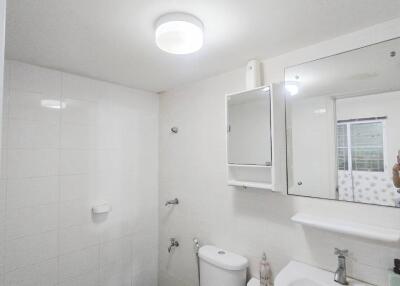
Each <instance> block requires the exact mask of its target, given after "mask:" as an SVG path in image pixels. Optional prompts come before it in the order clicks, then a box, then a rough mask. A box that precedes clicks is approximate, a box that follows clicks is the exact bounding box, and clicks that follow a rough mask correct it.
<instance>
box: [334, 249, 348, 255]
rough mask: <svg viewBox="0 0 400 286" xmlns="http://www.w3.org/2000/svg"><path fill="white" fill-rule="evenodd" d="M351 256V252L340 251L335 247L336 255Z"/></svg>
mask: <svg viewBox="0 0 400 286" xmlns="http://www.w3.org/2000/svg"><path fill="white" fill-rule="evenodd" d="M348 254H349V251H348V250H347V249H339V248H336V247H335V255H339V256H345V257H346V256H347V255H348Z"/></svg>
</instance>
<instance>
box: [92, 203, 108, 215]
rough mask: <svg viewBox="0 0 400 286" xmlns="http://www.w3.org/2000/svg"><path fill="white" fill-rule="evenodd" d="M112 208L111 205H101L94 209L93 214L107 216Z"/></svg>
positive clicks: (95, 206)
mask: <svg viewBox="0 0 400 286" xmlns="http://www.w3.org/2000/svg"><path fill="white" fill-rule="evenodd" d="M111 210H112V207H111V205H110V204H109V203H99V204H96V205H94V206H93V207H92V213H93V214H95V215H97V214H107V213H109V212H111Z"/></svg>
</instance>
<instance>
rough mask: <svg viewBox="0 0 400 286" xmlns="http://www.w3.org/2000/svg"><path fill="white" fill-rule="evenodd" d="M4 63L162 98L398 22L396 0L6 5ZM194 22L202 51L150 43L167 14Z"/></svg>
mask: <svg viewBox="0 0 400 286" xmlns="http://www.w3.org/2000/svg"><path fill="white" fill-rule="evenodd" d="M7 5H8V7H7V33H6V57H7V58H9V59H17V60H21V61H26V62H29V63H33V64H39V65H42V66H47V67H51V68H56V69H60V70H65V71H69V72H73V73H78V74H81V75H86V76H90V77H95V78H99V79H103V80H108V81H112V82H117V83H121V84H124V85H127V86H131V87H135V88H141V89H145V90H150V91H163V90H167V89H170V88H173V87H175V86H177V85H181V84H184V83H186V82H191V81H195V80H199V79H202V78H205V77H208V76H211V75H214V74H218V73H221V72H224V71H228V70H230V69H233V68H236V67H239V66H242V65H244V64H245V63H246V62H247V61H248V60H249V59H252V58H262V59H263V58H268V57H272V56H275V55H278V54H282V53H285V52H288V51H290V50H294V49H297V48H300V47H304V46H306V45H309V44H313V43H316V42H320V41H323V40H326V39H329V38H333V37H336V36H338V35H341V34H345V33H349V32H352V31H355V30H358V29H361V28H364V27H367V26H371V25H374V24H377V23H380V22H384V21H387V20H390V19H393V18H396V17H399V16H400V0H351V1H350V0H247V1H245V0H114V1H113V0H35V1H32V0H18V1H17V0H9V1H8V3H7ZM174 11H183V12H188V13H192V14H194V15H195V16H197V17H198V18H200V19H201V20H202V21H203V23H204V26H205V45H204V47H203V49H201V50H200V51H199V52H197V53H195V54H192V55H184V56H182V55H170V54H166V53H165V52H163V51H161V50H159V49H158V48H157V47H156V45H155V43H154V39H153V37H154V35H153V24H154V21H155V20H156V18H158V17H159V16H160V15H162V14H164V13H167V12H174Z"/></svg>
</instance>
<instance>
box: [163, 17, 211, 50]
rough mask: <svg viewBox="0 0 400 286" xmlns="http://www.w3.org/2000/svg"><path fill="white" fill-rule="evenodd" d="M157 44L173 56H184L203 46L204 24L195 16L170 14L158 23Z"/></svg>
mask: <svg viewBox="0 0 400 286" xmlns="http://www.w3.org/2000/svg"><path fill="white" fill-rule="evenodd" d="M155 34H156V44H157V46H158V47H159V48H160V49H161V50H163V51H165V52H167V53H171V54H177V55H184V54H191V53H194V52H196V51H198V50H199V49H200V48H201V47H202V46H203V38H204V33H203V23H202V22H201V21H200V20H199V19H197V18H196V17H194V16H193V15H190V14H186V13H170V14H166V15H163V16H161V17H160V18H158V20H157V21H156V32H155Z"/></svg>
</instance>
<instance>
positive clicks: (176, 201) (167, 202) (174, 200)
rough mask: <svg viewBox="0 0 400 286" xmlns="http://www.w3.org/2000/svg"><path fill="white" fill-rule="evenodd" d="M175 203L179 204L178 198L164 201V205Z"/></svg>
mask: <svg viewBox="0 0 400 286" xmlns="http://www.w3.org/2000/svg"><path fill="white" fill-rule="evenodd" d="M177 204H179V200H178V199H177V198H175V199H173V200H169V201H166V202H165V206H168V205H177Z"/></svg>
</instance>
